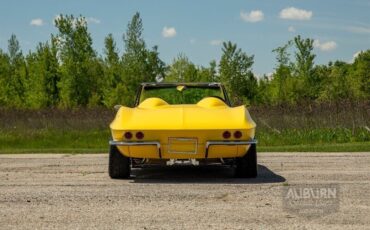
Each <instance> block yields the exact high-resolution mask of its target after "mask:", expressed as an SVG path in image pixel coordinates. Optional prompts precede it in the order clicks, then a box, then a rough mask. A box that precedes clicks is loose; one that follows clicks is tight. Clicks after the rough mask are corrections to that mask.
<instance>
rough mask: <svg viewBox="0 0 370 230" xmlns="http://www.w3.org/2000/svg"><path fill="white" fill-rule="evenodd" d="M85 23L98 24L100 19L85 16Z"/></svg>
mask: <svg viewBox="0 0 370 230" xmlns="http://www.w3.org/2000/svg"><path fill="white" fill-rule="evenodd" d="M86 21H87V23H93V24H100V22H101V21H100V19H97V18H94V17H88V18H86Z"/></svg>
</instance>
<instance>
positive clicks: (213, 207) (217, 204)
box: [0, 152, 370, 229]
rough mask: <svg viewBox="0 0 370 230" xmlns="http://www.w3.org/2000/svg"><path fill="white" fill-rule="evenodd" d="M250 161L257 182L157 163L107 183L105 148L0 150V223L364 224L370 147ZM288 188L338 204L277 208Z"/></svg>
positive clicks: (227, 172)
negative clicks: (332, 193) (331, 193)
mask: <svg viewBox="0 0 370 230" xmlns="http://www.w3.org/2000/svg"><path fill="white" fill-rule="evenodd" d="M258 161H259V176H258V178H256V179H236V178H233V169H230V168H223V167H161V168H147V169H137V170H134V171H133V173H132V178H131V179H129V180H112V179H110V178H109V177H108V173H107V168H108V166H107V163H108V155H107V154H84V155H68V154H22V155H0V229H81V228H83V229H86V228H88V229H95V228H96V229H210V228H211V229H269V228H271V229H276V228H281V229H297V228H298V229H317V228H322V229H370V152H368V153H261V154H259V159H258ZM297 186H298V187H299V186H305V187H315V186H316V187H317V186H319V187H320V186H321V187H322V188H324V187H326V186H327V187H333V186H334V188H336V189H338V194H337V197H336V198H335V200H334V202H337V205H338V207H337V209H329V210H324V212H323V213H321V214H320V215H316V216H310V215H308V214H305V212H303V213H300V212H299V211H300V210H293V209H292V207H290V208H289V207H286V203H285V202H287V201H286V200H284V199H283V198H284V197H285V195H286V194H285V193H284V191H287V189H289V188H297ZM295 191H297V190H295ZM294 205H298V204H293V206H294ZM311 208H313V209H315V208H316V209H317V210H311V212H315V211H317V212H319V211H320V210H319V209H320V208H319V206H317V207H311ZM298 209H299V208H298Z"/></svg>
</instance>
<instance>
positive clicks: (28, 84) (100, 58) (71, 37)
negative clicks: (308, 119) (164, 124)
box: [0, 13, 370, 109]
mask: <svg viewBox="0 0 370 230" xmlns="http://www.w3.org/2000/svg"><path fill="white" fill-rule="evenodd" d="M55 26H56V28H57V31H58V32H57V33H56V34H52V35H51V37H50V39H49V40H48V41H46V42H44V43H39V44H38V45H37V47H36V49H35V50H34V51H29V52H28V53H27V54H23V52H22V49H21V47H20V45H19V41H18V40H17V38H16V36H15V35H12V36H11V37H10V39H9V40H8V50H7V51H3V50H1V49H0V107H6V108H31V109H38V108H45V107H61V108H73V107H96V106H105V107H112V106H113V105H115V104H124V105H132V102H133V98H134V96H135V93H136V90H137V87H138V85H139V84H140V83H141V82H153V81H155V79H156V76H162V77H163V78H164V79H165V81H168V82H222V83H224V84H225V86H226V87H227V88H228V91H229V94H230V98H231V99H232V101H233V102H234V103H237V104H242V103H244V104H245V103H247V104H254V105H260V104H265V105H280V104H291V105H295V104H299V103H316V102H330V103H338V102H342V101H350V102H354V101H368V100H369V99H370V50H366V51H363V52H361V53H360V54H359V55H358V56H357V57H356V58H355V60H354V62H353V63H346V62H342V61H335V62H329V63H328V64H327V65H315V57H316V55H315V54H314V46H313V39H310V38H302V37H301V36H296V37H294V38H293V39H292V40H291V41H288V42H287V43H286V44H283V45H282V46H280V47H277V48H276V49H274V50H273V51H272V52H274V53H275V54H276V66H275V70H274V73H273V74H272V75H271V76H262V77H256V76H255V75H254V74H253V72H252V67H253V64H254V55H252V54H247V53H246V52H244V51H243V50H242V49H240V48H238V46H237V44H235V43H232V42H230V41H228V42H224V43H223V45H222V54H221V58H220V61H219V62H218V63H217V62H216V61H214V60H212V61H211V62H210V63H209V66H199V65H196V64H194V63H193V62H191V61H190V60H189V59H188V58H187V57H186V55H185V54H179V55H178V56H177V57H175V58H174V59H173V61H172V63H170V64H168V65H167V64H165V63H164V62H163V61H162V60H161V59H160V57H159V52H158V47H157V46H154V47H151V48H148V47H147V45H146V43H145V40H144V38H143V35H142V33H143V22H142V19H141V18H140V14H139V13H136V14H135V15H134V16H133V17H132V19H131V20H130V21H129V23H128V25H127V29H126V32H125V33H124V34H123V43H124V47H123V51H122V53H120V52H119V51H118V50H119V48H118V47H117V44H116V41H115V40H114V38H113V36H112V34H108V35H107V36H106V38H105V41H104V42H105V44H104V45H105V48H104V54H102V55H100V54H98V53H97V51H96V50H94V48H93V41H92V37H91V34H90V33H89V31H88V24H87V21H86V19H85V18H84V17H82V16H79V17H74V16H73V15H60V16H59V17H57V18H56V19H55Z"/></svg>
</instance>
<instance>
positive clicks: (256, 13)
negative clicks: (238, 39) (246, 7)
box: [240, 10, 264, 22]
mask: <svg viewBox="0 0 370 230" xmlns="http://www.w3.org/2000/svg"><path fill="white" fill-rule="evenodd" d="M263 17H264V15H263V12H262V11H260V10H252V11H251V12H249V13H248V12H244V11H242V12H240V18H241V19H242V20H243V21H245V22H259V21H262V20H263Z"/></svg>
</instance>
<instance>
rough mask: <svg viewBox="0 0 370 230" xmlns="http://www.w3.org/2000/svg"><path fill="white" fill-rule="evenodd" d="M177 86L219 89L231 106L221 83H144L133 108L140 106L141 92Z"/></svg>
mask: <svg viewBox="0 0 370 230" xmlns="http://www.w3.org/2000/svg"><path fill="white" fill-rule="evenodd" d="M177 86H185V87H187V88H204V89H219V90H220V92H221V93H222V95H223V98H224V100H225V102H226V104H227V105H229V106H231V104H230V100H229V97H228V95H227V93H226V90H225V87H224V86H223V85H222V84H221V83H217V82H210V83H152V82H145V83H141V85H140V87H139V89H138V91H137V94H136V99H135V107H137V106H138V105H139V104H140V98H141V95H142V94H143V91H145V90H148V89H149V90H150V89H165V88H176V87H177Z"/></svg>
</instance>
